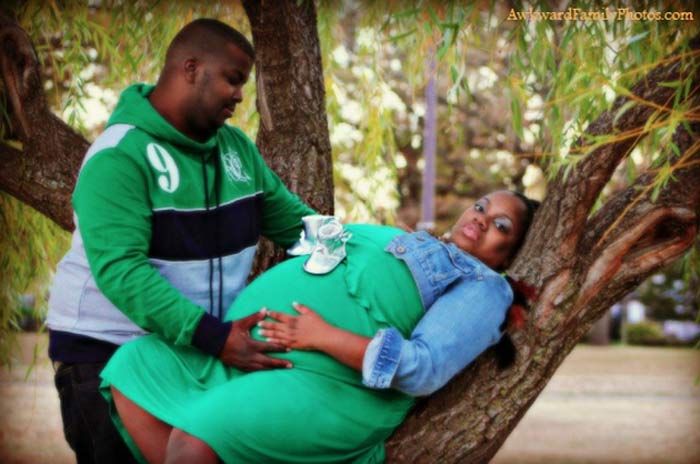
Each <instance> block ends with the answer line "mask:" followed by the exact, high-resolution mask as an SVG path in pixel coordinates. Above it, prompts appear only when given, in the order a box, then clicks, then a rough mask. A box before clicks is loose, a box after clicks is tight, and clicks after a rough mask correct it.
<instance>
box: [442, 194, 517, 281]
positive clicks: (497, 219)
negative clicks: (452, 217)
mask: <svg viewBox="0 0 700 464" xmlns="http://www.w3.org/2000/svg"><path fill="white" fill-rule="evenodd" d="M526 210H527V207H526V206H525V204H524V203H523V202H522V200H520V198H518V197H516V196H515V195H513V194H512V193H510V192H506V191H499V192H493V193H490V194H488V195H486V196H484V197H482V198H480V199H479V200H477V202H476V203H474V205H472V206H471V207H470V208H469V209H467V210H466V211H465V212H464V213H463V214H462V217H460V218H459V220H458V221H457V223H456V224H455V225H454V226H453V227H452V242H453V243H454V244H455V245H457V246H458V247H459V248H461V249H462V250H464V251H466V252H467V253H469V254H471V255H472V256H475V257H477V258H479V259H480V260H481V261H483V262H484V263H485V264H486V265H488V266H489V267H491V268H493V269H503V268H505V267H507V265H508V264H510V263H508V262H507V261H508V260H509V258H510V257H511V254H512V253H513V251H514V250H513V248H514V247H515V245H516V244H517V243H518V241H519V239H520V236H521V234H522V233H523V220H524V218H525V214H526V212H527V211H526Z"/></svg>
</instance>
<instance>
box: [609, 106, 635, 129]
mask: <svg viewBox="0 0 700 464" xmlns="http://www.w3.org/2000/svg"><path fill="white" fill-rule="evenodd" d="M636 105H637V102H636V101H634V100H630V101H628V102H626V103H625V104H624V105H622V106H621V107H620V109H618V110H617V111H616V112H615V117H613V127H614V126H617V121H618V120H619V119H620V118H621V117H622V116H624V114H625V113H626V112H627V111H628V110H629V109H630V108H632V107H634V106H636Z"/></svg>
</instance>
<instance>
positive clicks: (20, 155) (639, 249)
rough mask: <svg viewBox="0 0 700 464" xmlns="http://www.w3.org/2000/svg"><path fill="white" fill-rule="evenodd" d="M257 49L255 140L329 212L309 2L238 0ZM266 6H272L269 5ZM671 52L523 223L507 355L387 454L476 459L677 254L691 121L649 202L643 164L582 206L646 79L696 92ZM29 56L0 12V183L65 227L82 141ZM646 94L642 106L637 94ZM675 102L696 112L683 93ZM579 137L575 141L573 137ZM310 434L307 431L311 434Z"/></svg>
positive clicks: (625, 146)
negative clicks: (519, 302) (619, 303)
mask: <svg viewBox="0 0 700 464" xmlns="http://www.w3.org/2000/svg"><path fill="white" fill-rule="evenodd" d="M245 7H246V11H247V12H248V15H249V17H250V20H251V25H252V29H253V37H254V40H255V43H256V47H257V53H258V57H257V66H258V68H257V73H258V74H257V79H258V108H259V111H260V114H261V121H262V123H261V128H260V136H259V138H258V143H259V145H260V148H261V152H263V154H264V155H265V156H266V158H267V160H268V162H269V163H270V164H271V165H272V166H273V168H275V169H276V170H277V172H279V173H280V174H282V177H283V179H284V180H285V181H286V182H287V184H288V185H290V186H291V187H292V189H293V190H295V191H297V192H299V193H300V194H301V196H302V198H304V199H306V200H307V201H308V202H309V203H310V204H311V205H312V206H314V207H315V208H317V209H319V210H320V211H323V212H331V211H332V205H331V201H332V200H331V198H332V176H331V165H330V155H329V154H330V146H329V140H328V131H327V127H326V119H325V111H324V101H323V84H322V73H321V64H320V58H319V51H318V50H319V48H318V38H317V35H316V29H315V12H314V7H313V2H309V1H304V2H296V1H288V2H285V3H284V4H278V3H274V6H273V5H272V2H268V1H263V2H259V3H258V2H253V1H250V2H246V3H245ZM278 8H279V9H278ZM691 49H692V53H685V54H684V56H685V59H683V60H682V59H681V58H680V56H681V55H678V56H677V57H675V58H674V57H670V58H669V59H666V60H664V61H663V64H662V65H660V66H658V67H657V68H655V69H653V70H652V71H650V72H649V74H647V76H645V77H644V78H643V79H641V80H640V81H639V83H638V84H637V85H635V86H634V88H633V89H632V93H633V94H634V95H636V96H637V97H638V100H637V101H640V102H641V103H638V104H637V105H636V106H634V107H633V108H630V109H628V110H627V111H625V112H624V114H622V115H621V116H620V117H619V118H617V120H616V119H615V116H616V115H618V110H619V109H620V108H622V107H623V105H625V103H626V102H627V101H628V99H627V98H618V99H617V100H616V101H615V103H614V104H613V107H612V109H611V110H610V111H608V112H606V113H604V114H603V115H601V116H600V117H599V118H598V119H597V120H596V121H594V122H592V123H591V124H590V126H589V127H588V130H587V133H588V134H589V135H599V134H612V133H615V134H617V135H618V137H616V139H615V140H614V141H611V142H610V143H607V144H605V145H601V146H598V147H595V148H594V149H591V150H590V153H588V154H587V156H586V157H584V158H583V159H582V160H581V161H580V162H578V163H577V164H576V165H574V166H573V167H572V168H571V169H570V171H569V172H568V175H564V173H560V175H559V176H558V177H557V178H556V179H555V180H554V181H553V182H551V184H550V185H549V193H548V195H547V197H546V198H545V200H544V202H543V204H542V207H541V208H540V212H539V213H538V214H537V215H536V217H535V221H534V223H533V226H532V229H531V233H530V234H529V236H528V239H527V241H526V243H525V246H524V247H523V249H522V251H521V252H520V254H519V256H518V258H517V260H516V261H515V263H514V265H513V266H512V268H511V270H510V272H511V274H512V275H514V276H516V277H518V278H520V279H523V280H524V281H526V282H527V283H529V284H530V285H531V286H532V287H533V288H534V289H536V293H537V295H536V296H534V295H533V298H532V300H533V301H532V309H531V311H530V315H529V319H528V322H527V324H526V327H525V328H524V329H522V330H520V331H519V332H516V333H514V334H513V339H514V342H515V344H516V346H517V349H518V358H517V361H516V364H515V365H514V366H513V367H511V368H509V369H507V370H505V371H499V370H498V369H497V368H496V364H495V360H494V357H493V355H492V354H490V353H487V354H485V355H484V356H481V357H480V358H479V359H477V360H476V362H475V363H474V364H473V365H472V366H471V367H470V368H468V369H467V370H466V371H465V372H463V373H462V374H460V375H459V376H458V378H456V379H455V380H453V381H452V382H450V384H449V385H447V386H446V387H445V388H444V389H442V390H441V391H440V392H438V393H437V394H435V395H433V396H432V397H430V398H428V399H426V400H423V401H421V402H420V403H419V404H418V405H417V407H416V408H415V409H414V410H413V412H412V413H411V414H410V415H409V417H408V418H407V420H406V422H405V423H404V424H403V425H402V426H401V428H400V429H399V430H398V431H397V432H396V433H395V434H394V436H393V437H392V438H391V440H390V441H389V443H388V445H387V451H388V455H389V458H390V460H391V461H394V462H430V463H432V462H470V463H473V462H487V461H488V460H489V459H491V457H492V456H493V455H494V454H495V453H496V451H497V450H498V449H499V447H500V446H501V445H502V444H503V441H504V440H505V439H506V437H507V436H508V434H509V433H510V432H511V431H512V430H513V428H514V427H515V425H516V424H517V423H518V421H519V420H520V419H521V418H522V416H523V415H524V414H525V412H526V411H527V409H528V408H529V406H530V405H531V404H532V403H533V402H534V401H535V399H536V398H537V396H538V395H539V393H540V392H541V391H542V389H543V388H544V386H545V385H546V383H547V381H548V380H549V379H550V378H551V376H552V375H553V373H554V371H555V370H556V368H557V367H558V366H559V364H560V363H561V362H562V360H563V359H564V358H565V357H566V355H567V354H568V353H569V352H570V351H571V349H572V348H573V347H574V345H575V344H576V343H577V342H578V341H579V340H580V339H581V338H582V337H583V336H584V335H585V334H586V332H587V331H588V329H589V327H590V326H591V324H592V323H593V322H594V321H595V320H596V319H597V318H598V317H600V315H601V314H602V313H603V312H604V311H605V310H606V309H607V308H608V307H609V306H610V305H611V304H612V303H613V302H615V301H616V300H618V299H619V298H621V297H622V296H623V295H624V294H626V293H627V292H629V291H630V290H632V289H633V288H634V287H635V286H637V285H638V284H639V283H640V282H641V281H642V280H643V279H645V278H646V277H647V276H649V275H650V274H652V273H653V272H655V271H656V270H658V269H659V268H661V267H662V266H664V265H666V264H668V263H670V262H672V261H673V260H675V259H677V258H678V257H680V256H681V255H682V254H683V253H684V252H685V251H686V250H687V249H688V248H689V247H690V246H691V245H692V243H693V241H694V240H695V239H696V235H697V231H698V227H699V225H700V224H699V222H700V220H699V219H698V218H699V217H700V181H699V180H700V157H699V156H698V154H697V153H698V147H699V146H700V141H699V140H698V132H697V130H698V123H697V122H694V123H693V124H692V125H690V126H689V128H690V129H691V130H693V132H692V133H691V132H688V130H686V128H685V127H684V126H679V127H678V129H677V131H676V133H675V136H674V142H675V144H676V145H677V147H678V149H679V153H680V155H675V156H673V157H671V161H672V167H673V168H674V169H675V171H674V180H671V181H669V182H668V184H667V185H666V186H665V187H664V188H663V189H662V190H661V193H660V195H659V196H658V199H657V201H655V202H654V201H651V198H652V195H651V192H652V187H651V181H652V179H653V176H652V174H646V175H643V176H640V177H639V179H637V181H636V182H635V184H634V185H632V186H631V187H630V188H628V189H626V190H624V191H621V192H619V193H617V194H616V195H614V196H613V197H612V198H611V199H610V200H609V201H608V202H607V203H606V204H605V205H603V206H602V207H601V208H600V209H599V210H598V211H597V212H596V213H595V214H593V215H589V213H590V211H591V208H592V206H593V203H594V202H595V201H596V199H597V198H598V196H599V194H600V191H601V190H602V188H603V186H604V185H605V184H606V183H607V182H608V180H609V179H610V176H611V175H612V172H613V170H614V169H615V167H616V166H617V165H618V164H619V162H620V161H621V160H622V159H624V158H625V157H626V156H627V155H628V154H629V152H630V150H631V149H632V148H633V147H634V146H635V144H636V143H637V142H638V141H639V139H640V138H641V137H643V136H644V135H645V134H644V130H643V128H644V126H645V123H646V121H647V120H648V119H649V118H650V117H651V116H652V114H654V112H657V116H659V115H660V117H664V116H665V115H666V116H667V115H668V111H661V112H658V108H665V107H667V106H668V104H669V102H672V101H673V99H674V96H675V92H676V91H680V88H679V89H672V88H669V87H667V86H663V85H659V84H661V83H664V82H670V81H675V80H678V79H680V78H683V77H685V76H687V75H690V76H691V77H692V78H693V88H692V91H691V92H690V96H691V98H697V96H698V90H699V89H698V81H697V63H696V59H695V57H696V56H697V50H698V40H694V41H693V42H692V43H691ZM38 66H39V65H38V62H37V60H36V56H35V54H34V52H33V49H32V46H31V43H30V42H29V40H28V38H27V36H26V34H25V33H24V31H22V30H21V28H19V26H17V25H16V24H15V23H14V22H12V21H11V20H9V19H7V18H4V17H0V70H1V72H2V78H3V81H4V89H5V92H6V95H7V97H8V100H9V101H10V103H11V104H10V113H11V120H12V121H11V122H12V127H13V128H14V132H13V134H14V137H15V138H16V139H17V140H18V141H20V142H21V149H20V148H13V147H11V146H9V145H6V144H0V188H1V189H3V190H5V191H7V192H9V193H11V194H13V195H15V196H16V197H18V198H19V199H20V200H22V201H24V202H25V203H28V204H29V205H31V206H33V207H34V208H36V209H38V210H39V211H42V212H43V213H44V214H46V215H47V216H49V217H50V218H51V219H53V220H54V221H56V222H57V223H59V224H60V225H62V226H63V227H64V228H69V227H70V216H71V209H70V204H69V197H70V192H71V191H72V188H73V183H74V181H75V175H76V173H77V171H78V167H79V164H80V160H81V159H82V157H83V155H84V153H85V149H86V148H87V142H86V141H85V140H84V139H83V138H81V137H79V136H78V135H76V134H75V133H74V132H73V131H72V130H70V128H68V126H66V125H65V124H64V123H63V122H61V121H59V120H58V119H57V118H55V117H54V116H52V115H51V113H50V111H49V109H48V107H47V106H46V101H45V98H44V94H43V90H42V87H41V81H40V78H39V76H40V73H39V72H38V69H39V68H38ZM645 102H646V103H645ZM690 103H691V102H689V106H688V107H689V108H690V109H689V110H688V111H687V113H692V115H693V117H692V118H691V117H688V119H689V120H694V121H697V120H698V117H697V104H698V102H697V101H695V100H694V101H693V102H692V104H690ZM579 147H580V148H581V149H582V150H583V149H585V147H584V143H583V139H582V140H581V141H580V143H579ZM311 433H313V431H311Z"/></svg>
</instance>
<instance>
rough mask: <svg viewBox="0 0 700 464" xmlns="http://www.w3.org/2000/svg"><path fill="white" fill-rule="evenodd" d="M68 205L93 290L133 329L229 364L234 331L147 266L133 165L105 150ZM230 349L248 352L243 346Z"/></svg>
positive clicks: (142, 183) (144, 198)
mask: <svg viewBox="0 0 700 464" xmlns="http://www.w3.org/2000/svg"><path fill="white" fill-rule="evenodd" d="M73 205H74V208H75V212H76V215H77V218H78V227H79V229H80V234H81V236H82V239H83V244H84V247H85V252H86V255H87V259H88V262H89V265H90V269H91V271H92V274H93V277H94V279H95V282H96V283H97V286H98V288H99V289H100V290H101V291H102V293H103V294H104V295H105V296H106V297H107V298H108V299H109V300H110V301H111V302H112V303H113V304H114V305H115V306H116V307H117V308H119V309H120V310H121V311H122V312H123V313H124V314H125V315H126V316H127V317H128V318H129V319H130V320H131V321H133V322H134V323H135V324H136V325H138V326H139V327H142V328H144V329H145V330H148V331H151V332H154V333H158V334H160V335H161V336H163V337H164V338H165V339H166V340H169V341H171V342H172V343H174V344H176V345H187V344H193V345H194V346H196V347H197V348H200V349H202V350H203V351H205V352H207V353H209V354H211V355H213V356H219V355H220V354H221V355H224V356H226V359H229V360H230V359H234V358H235V357H232V356H231V353H230V350H231V349H233V348H234V347H233V346H232V344H231V343H230V342H229V343H228V346H227V348H226V349H224V347H225V346H226V342H227V340H229V339H232V338H236V335H233V334H235V333H239V331H237V330H236V327H237V326H236V324H235V323H234V324H231V323H222V322H220V321H219V320H217V319H216V318H214V317H213V316H211V315H208V314H206V313H205V311H204V309H202V308H200V307H198V306H197V305H195V304H194V303H192V302H191V301H190V300H188V299H187V298H185V296H184V295H182V294H181V293H180V291H179V290H177V289H176V288H175V287H173V286H172V285H171V284H170V283H169V282H168V281H167V280H166V279H165V278H163V277H162V276H161V275H160V273H159V272H158V271H157V270H156V269H155V268H154V267H153V266H152V265H151V263H150V262H149V260H148V249H149V245H150V238H151V205H150V199H149V197H148V192H147V179H146V178H145V175H144V173H143V171H142V170H140V169H139V166H137V165H136V163H135V162H134V161H133V160H131V159H130V158H129V157H128V156H125V155H123V154H121V153H119V152H117V151H111V150H105V152H102V153H98V154H96V155H95V156H94V157H93V158H91V159H90V160H88V162H87V163H86V164H85V166H84V167H83V169H82V170H81V173H80V176H79V179H78V182H77V185H76V189H75V192H74V194H73ZM238 348H239V349H245V348H251V347H250V346H249V345H247V344H245V343H244V346H243V347H241V346H238ZM256 348H260V347H259V346H257V347H256ZM270 348H273V347H270ZM222 350H223V352H222ZM244 351H245V350H244ZM255 351H256V352H257V351H258V350H255ZM267 359H269V360H270V363H271V364H272V365H274V366H278V365H280V366H281V364H280V363H279V362H278V360H273V359H272V358H267ZM244 362H245V360H244ZM258 362H260V361H259V360H258ZM241 367H245V366H241Z"/></svg>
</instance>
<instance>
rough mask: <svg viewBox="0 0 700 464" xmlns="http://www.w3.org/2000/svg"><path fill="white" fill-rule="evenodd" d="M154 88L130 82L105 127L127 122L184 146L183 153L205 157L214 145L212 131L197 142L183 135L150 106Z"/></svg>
mask: <svg viewBox="0 0 700 464" xmlns="http://www.w3.org/2000/svg"><path fill="white" fill-rule="evenodd" d="M154 88H155V86H154V85H149V84H134V85H131V86H129V87H127V88H126V89H125V90H124V91H123V92H122V94H121V95H120V96H119V102H118V103H117V107H116V108H115V109H114V112H113V113H112V116H111V117H110V118H109V121H107V126H108V127H109V126H111V125H114V124H130V125H132V126H136V127H138V128H139V129H141V130H143V131H144V132H147V133H148V134H150V135H152V136H153V137H155V138H158V139H161V140H165V141H167V142H169V143H172V144H174V145H178V146H180V147H183V148H185V150H183V152H185V153H187V152H189V153H192V154H197V155H199V154H200V153H204V154H205V156H208V155H209V154H210V153H211V152H212V148H214V147H215V146H216V134H215V135H214V136H212V137H211V138H210V139H209V140H207V141H206V142H197V141H196V140H193V139H191V138H190V137H188V136H186V135H185V134H183V133H182V132H180V131H179V130H177V129H176V128H175V127H173V125H172V124H170V123H169V122H168V121H166V119H165V118H164V117H163V116H161V115H160V113H158V112H157V111H156V109H155V108H153V105H151V102H150V101H149V100H148V95H149V94H150V93H151V92H152V91H153V89H154Z"/></svg>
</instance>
